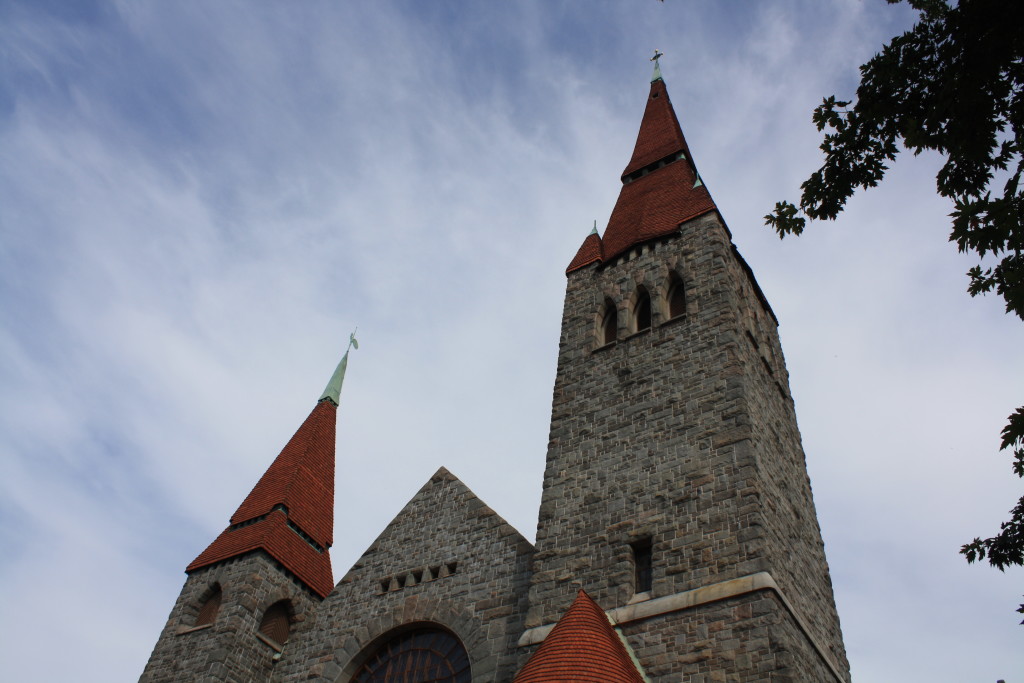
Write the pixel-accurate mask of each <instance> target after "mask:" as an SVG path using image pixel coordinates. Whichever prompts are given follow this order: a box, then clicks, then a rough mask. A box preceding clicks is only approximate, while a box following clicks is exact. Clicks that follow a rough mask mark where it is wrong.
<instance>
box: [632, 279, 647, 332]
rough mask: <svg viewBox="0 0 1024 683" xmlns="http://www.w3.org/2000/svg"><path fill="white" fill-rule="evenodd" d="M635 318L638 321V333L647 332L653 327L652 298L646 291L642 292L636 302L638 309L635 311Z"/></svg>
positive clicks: (642, 290)
mask: <svg viewBox="0 0 1024 683" xmlns="http://www.w3.org/2000/svg"><path fill="white" fill-rule="evenodd" d="M633 317H634V318H635V320H636V331H637V332H639V331H641V330H647V329H650V327H651V297H650V295H649V294H648V293H647V290H646V289H641V290H640V295H639V296H638V297H637V300H636V307H635V308H634V309H633Z"/></svg>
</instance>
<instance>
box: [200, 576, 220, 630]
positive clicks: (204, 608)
mask: <svg viewBox="0 0 1024 683" xmlns="http://www.w3.org/2000/svg"><path fill="white" fill-rule="evenodd" d="M222 595H223V593H222V592H221V590H220V585H219V584H215V585H214V586H213V590H212V591H211V592H210V595H209V597H207V598H206V600H204V601H203V604H202V605H201V606H200V607H199V616H197V617H196V626H205V625H206V624H212V623H213V622H214V621H215V620H216V619H217V612H219V611H220V600H221V597H222Z"/></svg>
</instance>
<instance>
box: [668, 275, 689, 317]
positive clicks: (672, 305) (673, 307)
mask: <svg viewBox="0 0 1024 683" xmlns="http://www.w3.org/2000/svg"><path fill="white" fill-rule="evenodd" d="M681 315H686V290H685V289H684V288H683V281H682V280H681V279H679V276H677V275H675V274H673V275H672V279H671V281H670V284H669V288H668V317H669V318H678V317H679V316H681Z"/></svg>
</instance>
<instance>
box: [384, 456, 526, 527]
mask: <svg viewBox="0 0 1024 683" xmlns="http://www.w3.org/2000/svg"><path fill="white" fill-rule="evenodd" d="M442 479H443V480H444V481H448V482H451V483H452V484H453V485H454V486H455V487H456V490H458V492H459V493H461V494H463V495H468V496H469V500H470V501H476V502H478V503H480V505H482V506H483V509H482V510H481V512H483V513H484V514H485V515H487V516H488V517H492V516H493V517H497V518H498V521H499V522H501V523H502V524H503V525H505V526H507V527H508V528H510V529H512V531H514V532H516V535H517V536H518V537H519V540H520V541H522V542H524V543H527V544H529V545H530V547H533V544H532V543H530V542H529V541H528V540H526V537H525V536H523V534H522V533H520V531H519V529H516V528H515V527H514V526H512V524H510V523H509V521H508V520H507V519H505V518H504V517H502V516H501V515H500V514H498V512H497V511H496V510H495V509H494V508H492V507H491V506H490V505H488V504H487V503H486V502H485V501H484V500H483V499H482V498H481V497H480V496H478V495H477V494H476V492H475V491H473V489H471V488H469V486H467V485H466V482H464V481H462V480H461V479H459V478H458V476H456V475H455V474H454V473H453V472H452V471H451V470H449V469H448V468H447V467H445V466H444V465H441V466H440V467H439V468H437V471H436V472H434V474H432V475H431V477H430V479H428V480H427V482H426V483H425V484H423V486H421V487H420V489H419V491H417V492H416V494H415V495H414V496H413V497H412V498H410V499H409V502H408V503H406V504H405V505H404V506H403V507H402V510H401V511H400V512H399V513H398V514H399V515H400V514H402V512H405V510H406V508H408V507H409V506H410V505H412V503H413V501H415V500H416V499H417V498H419V497H420V495H421V494H422V495H424V496H425V495H426V492H427V491H428V490H429V489H430V488H431V487H432V486H433V485H434V483H435V482H438V481H441V480H442ZM395 517H396V518H397V517H398V515H395Z"/></svg>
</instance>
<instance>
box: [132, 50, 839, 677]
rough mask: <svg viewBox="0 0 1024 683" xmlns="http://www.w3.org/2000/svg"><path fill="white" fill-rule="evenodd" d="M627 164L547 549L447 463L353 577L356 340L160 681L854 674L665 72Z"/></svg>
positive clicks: (169, 635)
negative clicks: (349, 435) (343, 407)
mask: <svg viewBox="0 0 1024 683" xmlns="http://www.w3.org/2000/svg"><path fill="white" fill-rule="evenodd" d="M621 181H622V188H621V190H620V193H619V198H618V201H617V203H616V204H615V208H614V210H613V211H612V214H611V218H610V219H609V221H608V226H607V228H606V229H605V230H604V232H603V234H600V235H599V234H598V232H597V230H596V229H595V230H594V232H593V233H591V234H590V235H589V236H588V237H587V238H586V239H585V240H584V241H583V244H582V245H581V246H580V248H579V251H578V253H577V254H576V256H575V257H574V258H573V259H572V260H571V261H570V263H569V266H568V268H567V270H566V276H567V280H568V284H567V286H566V293H565V307H564V312H563V316H562V329H561V337H560V339H559V340H558V344H559V353H558V370H557V374H556V376H555V384H554V397H553V400H552V409H551V432H550V439H549V445H548V452H547V464H546V468H545V472H544V484H543V485H544V489H543V495H542V501H541V506H540V513H539V518H538V523H537V536H536V539H537V540H536V543H535V544H531V543H530V542H529V541H527V540H526V539H525V538H524V537H523V536H522V535H521V534H520V533H519V532H518V531H517V530H516V529H514V528H512V527H511V526H510V525H509V524H508V523H507V522H506V521H505V520H504V519H502V518H501V517H500V516H499V515H498V514H497V513H496V512H495V511H493V510H491V509H490V508H489V507H488V506H487V505H486V504H484V502H483V501H481V500H480V499H479V498H477V496H476V495H475V494H474V493H473V492H472V491H471V490H469V488H467V487H466V485H465V484H463V483H462V482H461V481H459V479H458V478H457V477H456V476H455V475H454V474H453V473H451V472H449V471H448V470H446V469H445V468H443V467H442V468H441V469H439V470H438V471H437V472H436V473H435V474H434V475H433V476H432V477H431V478H430V480H429V481H427V482H426V483H425V484H424V485H423V487H422V488H421V489H420V490H419V492H418V493H416V495H415V496H413V498H412V499H411V500H410V501H409V503H408V504H407V505H406V506H405V508H403V509H402V510H401V511H400V512H399V513H398V514H397V516H396V517H395V518H394V520H393V521H392V522H391V523H390V524H389V525H388V526H387V528H386V529H384V531H383V532H382V533H381V534H380V536H379V537H378V538H377V540H376V541H374V543H373V544H372V545H371V546H370V547H369V548H368V549H367V550H366V552H365V553H363V555H362V557H361V558H360V559H359V560H358V561H357V562H356V563H355V565H353V566H352V568H351V569H349V570H348V572H347V573H346V574H345V575H344V577H343V578H342V579H341V581H339V582H338V584H337V585H335V584H334V580H333V575H332V572H331V561H330V554H329V549H330V547H331V544H332V543H333V525H334V520H333V513H334V467H335V462H334V441H335V418H336V415H335V414H336V408H337V404H338V398H339V393H340V390H341V382H342V379H343V376H344V371H345V365H346V362H347V357H348V354H347V353H346V355H345V358H344V359H343V360H342V363H341V364H340V365H339V367H338V371H337V372H336V373H335V376H334V377H333V378H332V380H331V383H330V384H329V385H328V388H327V390H326V391H325V392H324V395H323V397H321V399H320V401H319V402H317V403H316V404H315V406H314V407H313V410H312V412H311V413H310V415H309V417H308V418H307V419H306V420H305V422H303V423H302V425H301V426H300V427H299V429H298V431H297V432H296V433H295V435H294V436H293V437H292V439H291V440H290V441H289V442H288V443H287V445H285V447H284V450H282V451H281V453H280V455H278V456H277V458H276V460H274V462H273V463H272V464H271V465H270V467H269V469H267V471H266V473H265V474H264V475H263V477H262V478H261V479H260V480H259V482H258V483H257V484H256V486H255V487H254V488H253V489H252V492H251V493H250V494H249V495H248V497H247V498H246V499H245V500H244V501H242V503H241V505H240V506H239V507H238V510H237V511H236V512H235V514H234V515H233V516H232V517H231V519H230V522H229V525H228V526H227V528H226V529H225V530H224V531H223V533H221V534H220V535H219V536H218V537H217V538H216V539H215V540H214V541H213V542H212V543H211V544H210V545H209V547H207V548H206V549H205V550H204V551H203V552H202V553H200V554H199V556H198V557H197V558H196V559H195V560H193V561H192V563H191V564H189V565H188V567H187V568H186V573H187V579H186V581H185V585H184V587H183V588H182V591H181V595H180V596H179V598H178V600H177V602H176V603H175V605H174V607H173V609H172V610H171V614H170V618H169V619H168V621H167V625H166V626H165V627H164V630H163V632H162V633H161V634H160V636H159V639H158V640H157V642H156V646H155V648H154V650H153V654H152V656H151V658H150V660H149V663H148V665H147V666H146V669H145V671H144V672H143V674H142V677H141V679H140V680H141V681H144V682H146V683H157V682H162V681H189V682H191V681H218V682H220V681H230V682H239V683H244V682H248V681H259V682H279V681H280V682H285V681H320V682H323V683H349V681H357V682H371V681H392V682H409V683H425V682H428V681H431V682H434V681H436V682H443V681H444V682H449V681H450V682H463V681H465V682H469V681H474V682H477V681H496V682H510V681H515V682H516V683H527V682H529V683H534V682H539V681H650V682H652V683H661V682H667V681H672V682H678V681H685V682H690V683H698V682H700V683H711V682H713V681H723V682H724V681H775V682H782V681H809V682H814V683H821V682H838V683H843V682H846V681H849V678H850V674H849V664H848V662H847V659H846V653H845V650H844V647H843V640H842V635H841V632H840V628H839V617H838V615H837V613H836V608H835V601H834V598H833V594H832V583H831V579H830V578H829V571H828V565H827V563H826V560H825V553H824V547H823V544H822V540H821V532H820V530H819V527H818V522H817V517H816V515H815V510H814V502H813V500H812V497H811V486H810V481H809V480H808V477H807V470H806V466H805V462H804V453H803V449H802V446H801V442H800V434H799V432H798V431H797V423H796V415H795V413H794V406H793V399H792V396H791V395H790V389H789V381H788V374H787V371H786V366H785V362H784V360H783V356H782V349H781V347H780V345H779V337H778V333H777V326H778V320H777V319H776V318H775V315H774V313H773V312H772V309H771V307H770V306H769V305H768V301H767V300H766V299H765V296H764V294H763V293H762V292H761V290H760V288H759V287H758V285H757V282H756V280H755V279H754V274H753V273H752V272H751V270H750V268H749V267H748V266H747V264H746V263H745V262H744V260H743V258H742V257H741V256H740V254H739V252H738V251H737V249H736V247H735V246H734V245H733V243H732V238H731V234H730V232H729V229H728V228H727V227H726V225H725V222H724V221H723V219H722V216H721V215H720V213H719V210H718V207H717V206H716V205H715V202H714V200H713V199H712V198H711V195H710V194H709V192H708V190H707V188H706V187H705V186H704V183H703V182H702V180H701V177H700V175H699V174H698V172H697V167H696V166H695V164H694V160H693V157H692V155H691V154H690V150H689V148H688V147H687V144H686V139H685V138H684V137H683V133H682V130H681V128H680V126H679V122H678V120H677V118H676V114H675V111H674V110H673V108H672V103H671V101H670V100H669V96H668V91H667V90H666V87H665V83H664V80H663V79H662V77H661V73H660V70H659V69H658V68H657V66H656V67H655V73H654V78H653V79H652V81H651V85H650V93H649V95H648V98H647V103H646V110H645V111H644V115H643V119H642V121H641V123H640V131H639V134H638V136H637V140H636V147H635V149H634V151H633V156H632V158H631V159H630V160H629V163H628V164H627V165H626V168H625V170H624V171H623V173H622V177H621ZM554 342H555V340H552V343H554Z"/></svg>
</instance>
